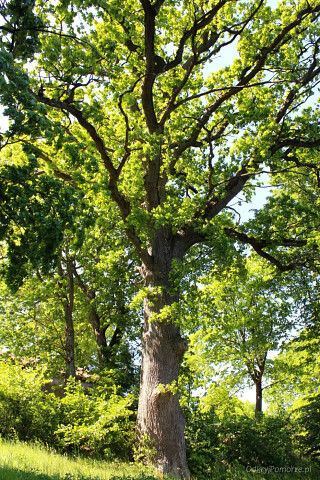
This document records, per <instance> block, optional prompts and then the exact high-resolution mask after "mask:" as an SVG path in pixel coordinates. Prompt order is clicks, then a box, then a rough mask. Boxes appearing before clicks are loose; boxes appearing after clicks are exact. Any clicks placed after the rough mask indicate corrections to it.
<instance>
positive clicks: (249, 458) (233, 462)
mask: <svg viewBox="0 0 320 480" xmlns="http://www.w3.org/2000/svg"><path fill="white" fill-rule="evenodd" d="M185 414H186V418H187V426H186V443H187V456H188V463H189V466H190V470H191V472H192V473H193V474H194V475H196V477H197V478H198V480H202V479H207V478H208V477H209V478H210V475H212V474H214V475H216V474H217V472H218V471H220V470H221V472H222V473H221V474H222V475H223V471H224V472H226V469H225V467H226V466H237V465H238V466H239V468H240V469H241V465H242V466H243V467H255V466H257V467H263V466H267V467H268V466H274V467H283V466H285V465H294V464H295V456H294V449H293V444H292V435H291V426H290V424H288V422H287V420H285V419H284V418H282V417H281V416H269V415H261V416H260V417H259V418H255V417H254V414H253V411H252V412H251V413H250V412H249V411H248V412H247V411H245V408H243V411H242V412H241V410H239V409H238V408H237V409H232V410H227V411H226V412H222V413H221V412H220V413H219V415H218V414H217V413H216V412H215V409H214V407H211V408H209V409H208V408H207V409H206V410H205V411H203V410H201V409H200V408H199V407H198V406H197V405H196V404H195V405H193V406H192V408H191V409H190V410H189V412H185Z"/></svg>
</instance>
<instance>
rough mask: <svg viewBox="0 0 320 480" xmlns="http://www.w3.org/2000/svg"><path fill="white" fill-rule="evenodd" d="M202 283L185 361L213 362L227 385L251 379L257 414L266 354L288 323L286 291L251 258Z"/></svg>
mask: <svg viewBox="0 0 320 480" xmlns="http://www.w3.org/2000/svg"><path fill="white" fill-rule="evenodd" d="M201 283H202V284H203V285H202V287H201V288H199V290H198V302H199V305H198V307H199V317H200V322H201V325H202V326H201V328H199V329H198V330H197V331H196V332H195V333H193V334H192V335H191V345H192V348H191V349H190V350H191V353H189V354H187V358H188V360H187V361H188V362H191V363H192V362H194V361H195V356H196V357H197V358H199V356H200V357H201V358H202V361H203V362H204V363H205V364H207V365H214V367H215V368H214V369H215V377H216V378H217V377H218V378H220V379H224V380H225V381H226V382H227V384H228V385H229V386H231V387H236V386H237V387H239V386H240V385H241V384H243V383H244V382H245V381H249V382H250V383H251V382H253V384H254V386H255V390H256V407H255V409H256V413H259V412H261V411H262V396H263V389H264V388H265V387H263V378H264V377H266V376H271V373H272V365H273V361H272V360H271V359H270V358H268V355H270V352H272V351H274V350H277V349H278V347H279V345H280V344H281V342H282V341H283V340H284V339H285V338H287V336H288V335H289V332H290V330H291V328H292V326H293V322H294V318H293V316H292V303H291V301H290V297H289V293H288V291H287V289H286V288H285V287H284V284H283V282H282V281H281V278H280V277H276V276H275V274H274V269H273V268H271V267H270V266H268V265H266V264H265V263H263V262H261V261H260V260H259V261H258V260H257V259H255V258H254V257H250V258H248V259H247V260H246V263H245V264H241V265H239V264H238V265H235V266H233V267H231V268H230V269H229V270H228V271H224V272H223V273H220V274H219V272H217V271H214V272H212V273H211V274H209V275H208V276H207V277H206V278H202V279H201ZM208 380H209V379H207V381H208ZM212 380H213V379H210V380H209V381H211V382H212Z"/></svg>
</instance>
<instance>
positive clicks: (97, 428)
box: [55, 379, 134, 459]
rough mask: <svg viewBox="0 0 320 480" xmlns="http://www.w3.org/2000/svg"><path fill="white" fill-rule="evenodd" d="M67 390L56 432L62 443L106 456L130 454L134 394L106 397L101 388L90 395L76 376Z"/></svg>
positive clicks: (125, 456) (61, 402) (122, 457)
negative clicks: (77, 381)
mask: <svg viewBox="0 0 320 480" xmlns="http://www.w3.org/2000/svg"><path fill="white" fill-rule="evenodd" d="M65 393H66V394H65V397H63V398H62V399H61V400H60V404H59V408H60V417H61V418H63V423H61V424H60V425H59V428H58V429H57V430H56V431H55V436H56V438H57V439H58V442H59V445H60V446H62V447H63V448H64V449H71V450H75V449H76V450H82V451H87V452H88V453H90V454H91V455H95V456H103V457H104V458H107V459H112V458H114V457H117V458H121V459H128V458H129V457H131V444H132V441H133V431H134V425H133V422H132V420H131V419H130V417H131V416H132V413H133V412H132V411H131V410H130V409H129V407H130V405H131V403H132V397H130V396H127V397H121V396H119V395H116V394H112V395H110V396H108V397H107V398H106V394H105V392H104V390H103V389H101V388H100V389H99V387H97V388H96V389H95V390H93V392H92V394H93V396H92V397H89V396H87V395H86V394H85V391H84V389H83V387H82V386H81V384H77V383H76V382H75V381H74V380H73V379H70V380H69V382H68V384H67V386H66V390H65Z"/></svg>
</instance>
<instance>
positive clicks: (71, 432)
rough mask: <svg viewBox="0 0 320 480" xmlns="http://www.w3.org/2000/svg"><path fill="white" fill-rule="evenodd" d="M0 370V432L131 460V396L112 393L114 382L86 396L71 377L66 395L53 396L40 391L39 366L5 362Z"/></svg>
mask: <svg viewBox="0 0 320 480" xmlns="http://www.w3.org/2000/svg"><path fill="white" fill-rule="evenodd" d="M0 368H1V376H0V418H1V423H0V435H2V436H3V437H7V438H17V439H19V440H21V441H30V440H32V441H40V442H42V443H45V444H47V445H48V446H52V447H54V448H58V449H59V450H62V451H69V452H71V451H82V452H83V453H88V454H90V455H96V456H103V457H104V458H107V459H111V458H114V457H117V458H121V459H126V460H127V459H128V458H131V455H132V454H131V447H132V439H133V421H132V420H131V417H132V413H133V412H132V411H131V410H130V409H129V406H130V404H131V403H132V398H131V397H130V396H127V397H122V396H120V395H117V394H116V393H115V386H114V388H113V389H110V385H108V386H107V388H104V387H97V388H96V389H94V390H93V391H92V396H91V397H89V396H87V395H86V394H85V390H84V388H83V387H82V385H81V384H79V383H76V382H75V381H74V379H70V380H69V381H68V382H67V385H66V388H65V396H64V397H63V398H56V397H55V396H54V394H52V393H50V394H47V393H44V392H43V391H42V390H41V387H42V385H43V384H44V383H45V382H46V381H45V380H44V375H43V372H41V371H40V370H39V369H36V368H35V369H32V368H30V369H24V368H23V367H21V366H20V365H14V364H9V363H7V362H4V361H1V362H0Z"/></svg>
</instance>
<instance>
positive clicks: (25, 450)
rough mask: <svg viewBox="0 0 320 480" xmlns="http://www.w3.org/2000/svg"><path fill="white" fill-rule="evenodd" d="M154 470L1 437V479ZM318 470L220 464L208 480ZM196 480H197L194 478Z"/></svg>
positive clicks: (310, 479) (304, 479)
mask: <svg viewBox="0 0 320 480" xmlns="http://www.w3.org/2000/svg"><path fill="white" fill-rule="evenodd" d="M156 478H159V477H158V476H157V474H156V473H155V471H154V470H153V469H150V468H147V467H145V466H143V465H137V464H128V463H121V462H113V463H112V462H105V461H102V460H93V459H84V458H81V457H71V456H66V455H59V454H58V453H56V452H54V451H52V450H50V449H46V448H44V447H41V446H38V445H33V444H27V443H22V442H9V441H6V440H3V439H1V438H0V480H111V479H113V480H120V479H121V480H129V479H137V480H153V479H156ZM319 478H320V473H319V469H318V468H317V467H314V466H308V465H306V466H303V467H301V472H292V473H285V472H280V473H274V472H271V471H269V472H265V471H263V469H261V471H260V472H248V471H246V469H245V468H244V467H243V466H240V465H234V466H231V467H229V468H227V469H226V468H224V467H223V465H219V466H218V465H217V468H215V470H214V473H213V474H212V475H210V476H208V477H206V480H213V479H214V480H318V479H319ZM193 480H197V479H196V477H193Z"/></svg>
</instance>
